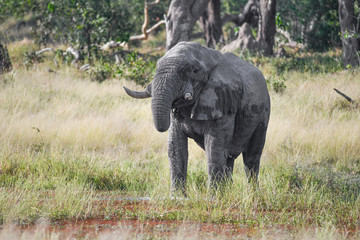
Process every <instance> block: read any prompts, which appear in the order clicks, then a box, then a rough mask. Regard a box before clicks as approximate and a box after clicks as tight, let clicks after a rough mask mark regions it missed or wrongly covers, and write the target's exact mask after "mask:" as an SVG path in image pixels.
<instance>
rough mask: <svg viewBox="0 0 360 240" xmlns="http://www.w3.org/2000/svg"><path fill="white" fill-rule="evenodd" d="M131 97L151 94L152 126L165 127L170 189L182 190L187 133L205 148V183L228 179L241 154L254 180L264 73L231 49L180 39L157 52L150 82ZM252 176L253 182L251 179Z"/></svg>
mask: <svg viewBox="0 0 360 240" xmlns="http://www.w3.org/2000/svg"><path fill="white" fill-rule="evenodd" d="M124 90H125V91H126V93H127V94H128V95H130V96H131V97H134V98H140V99H141V98H148V97H151V109H152V115H153V120H154V124H155V128H156V129H157V130H158V131H159V132H165V131H167V130H168V129H169V128H170V129H169V135H168V158H169V163H170V176H171V189H172V190H173V191H181V192H183V193H184V194H185V184H186V175H187V165H188V138H192V139H193V140H194V141H195V142H196V143H197V144H198V145H199V146H200V147H201V148H202V149H204V150H205V153H206V157H207V164H208V176H209V188H210V189H217V188H218V187H217V186H218V185H219V183H220V182H223V181H224V180H230V181H232V173H233V168H234V161H235V159H236V158H237V157H238V156H239V155H240V154H242V155H243V162H244V168H245V172H246V176H247V178H248V180H249V182H256V183H257V179H258V174H259V166H260V157H261V155H262V151H263V148H264V144H265V138H266V131H267V127H268V123H269V117H270V97H269V91H268V88H267V84H266V81H265V78H264V76H263V74H262V73H261V72H260V70H258V69H257V68H256V67H255V66H253V65H251V64H250V63H248V62H246V61H244V60H242V59H240V58H239V57H237V56H236V55H234V54H232V53H221V52H219V51H217V50H214V49H210V48H207V47H204V46H202V45H200V44H198V43H194V42H180V43H178V44H177V45H175V46H174V47H173V48H171V49H170V50H169V51H167V52H166V53H165V55H164V56H163V57H161V58H160V59H159V60H158V62H157V65H156V73H155V76H154V79H153V81H152V82H151V83H150V84H149V85H148V86H147V87H146V89H145V90H144V91H134V90H130V89H128V88H127V87H125V86H124ZM253 180H254V181H253Z"/></svg>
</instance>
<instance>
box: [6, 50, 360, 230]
mask: <svg viewBox="0 0 360 240" xmlns="http://www.w3.org/2000/svg"><path fill="white" fill-rule="evenodd" d="M10 49H11V48H10ZM47 64H48V63H47V62H45V63H43V64H39V65H35V66H34V67H33V68H31V69H29V70H25V69H24V68H18V69H16V70H14V71H13V72H11V73H9V74H6V75H3V76H2V77H1V82H0V119H1V121H0V171H1V175H0V222H1V223H12V222H16V223H29V222H35V221H36V220H37V219H39V218H46V219H50V220H57V219H67V218H75V219H80V218H89V217H102V218H107V217H110V218H114V217H115V218H138V219H177V220H196V221H205V222H217V223H232V224H237V225H240V226H241V225H245V226H250V227H263V228H266V227H271V226H291V227H293V228H295V229H304V228H309V227H323V228H325V227H327V229H332V227H335V228H336V229H339V228H342V227H345V228H347V229H358V228H359V222H360V217H359V216H360V197H359V191H360V125H359V124H358V123H359V117H360V110H359V108H356V107H353V106H351V105H349V104H348V103H347V102H345V100H343V99H342V98H341V97H340V96H339V95H337V94H336V93H335V92H334V91H333V90H332V88H334V87H336V88H339V89H341V90H342V91H344V92H345V93H347V94H348V95H350V96H352V97H353V98H354V99H359V98H360V93H359V91H358V89H360V82H359V81H358V79H360V72H353V71H350V72H338V73H321V74H314V73H306V72H305V73H301V72H288V73H286V74H285V75H284V76H285V78H286V79H287V81H286V85H287V87H286V90H285V91H284V92H283V93H276V92H275V91H271V93H270V94H271V100H272V109H271V120H270V124H269V130H268V135H267V141H266V146H265V150H264V154H263V157H262V167H261V171H260V181H259V188H258V189H255V190H254V189H253V188H251V187H250V186H249V185H248V184H247V182H246V179H245V174H244V171H243V165H242V159H241V157H240V158H239V159H238V160H237V161H236V165H235V172H234V179H233V183H232V184H229V185H227V186H226V189H225V190H224V191H223V192H221V193H220V192H219V193H218V194H217V195H215V196H213V197H210V196H209V194H208V191H207V170H206V159H205V155H204V153H203V151H202V150H201V149H200V148H199V147H198V146H197V145H196V144H194V143H193V142H192V141H190V159H189V172H188V186H187V189H188V195H189V198H188V199H187V200H184V199H178V200H176V199H173V198H170V194H169V185H170V181H169V169H168V163H167V161H168V160H167V153H166V142H167V134H164V133H158V132H157V131H156V130H155V129H154V127H153V123H152V119H151V111H150V100H141V101H140V100H134V99H131V98H129V97H128V96H127V95H126V94H125V93H124V91H123V90H122V85H124V84H125V85H127V86H130V87H132V88H140V87H138V86H136V85H135V84H133V83H131V82H128V81H125V80H121V79H120V80H117V79H114V80H108V81H104V82H102V83H101V84H100V83H97V82H92V81H90V80H89V79H88V78H87V77H86V76H85V75H82V74H80V73H78V72H76V71H75V70H74V69H72V68H71V67H62V68H61V69H59V70H58V71H57V72H56V73H52V72H48V71H47ZM263 71H264V72H265V74H268V70H267V66H264V69H263ZM125 195H126V196H133V197H137V196H150V199H151V200H150V202H149V204H146V205H141V206H140V207H138V208H135V209H127V208H124V207H123V206H122V205H121V204H120V205H116V204H114V202H113V201H111V199H116V198H117V197H119V196H125ZM104 198H105V199H110V200H109V201H107V202H105V203H101V204H99V201H100V199H104ZM104 204H105V205H104ZM330 232H331V231H330Z"/></svg>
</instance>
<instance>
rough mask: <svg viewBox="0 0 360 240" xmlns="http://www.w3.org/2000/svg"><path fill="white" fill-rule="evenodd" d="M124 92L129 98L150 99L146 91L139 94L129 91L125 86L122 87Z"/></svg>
mask: <svg viewBox="0 0 360 240" xmlns="http://www.w3.org/2000/svg"><path fill="white" fill-rule="evenodd" d="M123 88H124V90H125V92H126V93H127V94H128V95H129V96H130V97H133V98H149V97H151V95H150V94H149V93H148V92H147V91H143V92H139V91H134V90H131V89H129V88H127V87H125V86H123Z"/></svg>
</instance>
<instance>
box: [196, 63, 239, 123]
mask: <svg viewBox="0 0 360 240" xmlns="http://www.w3.org/2000/svg"><path fill="white" fill-rule="evenodd" d="M241 93H242V85H241V76H240V75H239V74H237V73H236V71H234V70H233V69H232V68H231V64H227V62H226V61H223V62H222V63H221V64H218V65H216V66H215V67H214V68H213V69H212V70H211V72H210V73H209V78H208V81H207V82H206V83H205V85H204V86H203V88H202V90H201V92H200V94H199V96H198V97H197V99H196V102H195V103H194V105H193V107H192V109H191V118H192V119H194V120H215V119H219V118H221V117H223V116H224V115H226V114H231V113H235V112H236V110H237V109H238V106H239V102H240V97H241V95H242V94H241Z"/></svg>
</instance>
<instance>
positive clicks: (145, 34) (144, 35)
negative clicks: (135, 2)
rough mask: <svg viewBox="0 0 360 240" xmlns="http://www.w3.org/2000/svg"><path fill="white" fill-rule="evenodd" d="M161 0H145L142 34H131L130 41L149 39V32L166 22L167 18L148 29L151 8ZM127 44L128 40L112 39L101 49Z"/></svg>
mask: <svg viewBox="0 0 360 240" xmlns="http://www.w3.org/2000/svg"><path fill="white" fill-rule="evenodd" d="M159 2H160V0H156V1H154V2H152V3H147V1H146V0H145V7H144V24H143V25H142V27H141V32H142V34H141V35H136V36H131V37H130V38H129V42H130V41H136V40H147V39H148V37H149V34H150V33H151V32H153V31H154V30H155V29H157V28H158V27H160V26H161V25H163V24H166V19H165V20H161V21H159V22H158V23H156V24H155V25H154V26H152V27H151V28H150V29H147V28H148V26H149V9H150V8H152V7H153V6H155V5H156V4H158V3H159ZM125 45H126V42H115V41H110V42H107V43H105V44H104V45H103V46H101V47H100V49H101V50H108V49H110V48H115V47H119V46H120V47H124V46H125Z"/></svg>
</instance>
